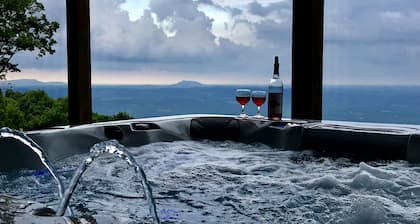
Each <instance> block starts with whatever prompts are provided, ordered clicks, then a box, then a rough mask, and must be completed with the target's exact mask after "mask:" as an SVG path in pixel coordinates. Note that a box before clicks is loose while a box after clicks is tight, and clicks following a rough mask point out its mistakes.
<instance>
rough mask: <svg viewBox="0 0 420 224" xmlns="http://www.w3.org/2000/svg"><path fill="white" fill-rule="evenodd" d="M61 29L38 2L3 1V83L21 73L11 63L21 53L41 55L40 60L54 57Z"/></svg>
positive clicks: (0, 20)
mask: <svg viewBox="0 0 420 224" xmlns="http://www.w3.org/2000/svg"><path fill="white" fill-rule="evenodd" d="M58 28H59V24H58V23H57V22H55V21H52V22H50V21H48V19H47V17H46V15H45V13H44V6H43V5H42V3H39V2H38V1H37V0H0V80H2V79H5V78H6V73H7V72H19V71H20V70H19V68H18V64H14V63H12V62H11V60H12V58H13V56H14V55H15V54H16V53H17V52H19V51H37V58H40V57H42V56H44V55H46V54H47V53H48V54H53V53H54V52H55V50H54V49H53V48H52V46H53V45H54V44H55V43H57V42H56V41H55V40H54V39H53V38H52V37H53V35H54V33H55V32H56V31H57V29H58Z"/></svg>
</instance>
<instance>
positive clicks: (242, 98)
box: [235, 89, 251, 118]
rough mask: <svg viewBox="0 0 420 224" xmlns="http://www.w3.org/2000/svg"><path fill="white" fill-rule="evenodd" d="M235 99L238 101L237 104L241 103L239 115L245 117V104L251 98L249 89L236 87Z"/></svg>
mask: <svg viewBox="0 0 420 224" xmlns="http://www.w3.org/2000/svg"><path fill="white" fill-rule="evenodd" d="M235 97H236V101H238V103H239V104H241V107H242V111H241V114H239V117H242V118H243V117H247V116H246V114H245V104H247V103H248V102H249V100H250V99H251V90H249V89H237V90H236V94H235Z"/></svg>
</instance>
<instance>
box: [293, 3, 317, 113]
mask: <svg viewBox="0 0 420 224" xmlns="http://www.w3.org/2000/svg"><path fill="white" fill-rule="evenodd" d="M292 29H293V30H292V33H293V34H292V35H293V36H292V118H293V119H309V120H321V119H322V57H323V43H324V0H310V1H302V0H293V28H292Z"/></svg>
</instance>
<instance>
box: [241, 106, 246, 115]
mask: <svg viewBox="0 0 420 224" xmlns="http://www.w3.org/2000/svg"><path fill="white" fill-rule="evenodd" d="M241 106H242V111H241V114H245V105H241Z"/></svg>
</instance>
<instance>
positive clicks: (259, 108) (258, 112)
mask: <svg viewBox="0 0 420 224" xmlns="http://www.w3.org/2000/svg"><path fill="white" fill-rule="evenodd" d="M260 110H261V107H260V106H257V115H261V113H260Z"/></svg>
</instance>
